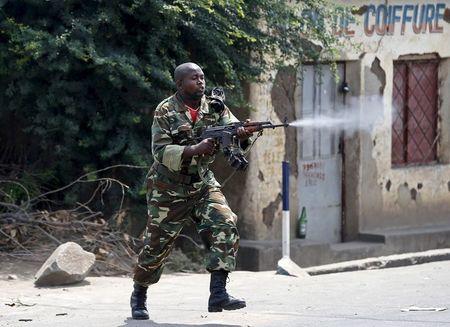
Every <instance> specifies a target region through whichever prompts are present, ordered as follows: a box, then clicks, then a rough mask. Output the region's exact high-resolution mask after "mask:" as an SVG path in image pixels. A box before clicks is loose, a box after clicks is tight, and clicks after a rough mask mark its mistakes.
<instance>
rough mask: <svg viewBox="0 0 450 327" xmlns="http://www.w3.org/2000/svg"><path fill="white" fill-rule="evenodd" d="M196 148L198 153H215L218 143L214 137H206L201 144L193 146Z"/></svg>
mask: <svg viewBox="0 0 450 327" xmlns="http://www.w3.org/2000/svg"><path fill="white" fill-rule="evenodd" d="M193 147H194V148H195V154H196V155H203V154H206V155H213V154H214V152H215V149H216V145H215V143H214V140H213V139H204V140H203V141H201V142H200V143H199V144H196V145H194V146H193Z"/></svg>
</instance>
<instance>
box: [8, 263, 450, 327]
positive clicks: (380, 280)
mask: <svg viewBox="0 0 450 327" xmlns="http://www.w3.org/2000/svg"><path fill="white" fill-rule="evenodd" d="M231 277H232V279H231V282H230V283H229V284H228V285H229V286H228V287H229V289H230V290H231V292H232V293H233V294H234V295H236V296H243V297H245V298H246V300H247V302H248V307H247V308H245V309H243V310H239V311H232V312H226V313H214V314H212V313H208V312H207V310H206V302H207V298H208V283H209V276H208V275H201V274H176V275H165V276H163V278H162V280H161V281H160V283H158V284H157V285H155V286H153V287H152V288H151V290H150V301H149V304H150V314H151V319H152V320H151V321H150V322H149V321H147V322H139V321H133V320H130V319H129V318H128V317H129V316H130V312H129V307H128V298H129V293H130V290H131V286H132V282H131V280H130V279H128V278H120V277H114V278H111V277H91V278H88V279H87V280H86V281H85V282H84V284H83V285H79V286H72V287H65V288H35V287H33V284H32V281H30V280H13V281H6V280H1V281H0V326H73V327H75V326H76V327H78V326H80V327H84V326H96V327H97V326H108V327H111V326H113V327H119V326H120V327H125V326H162V327H169V326H186V327H187V326H203V327H210V326H223V327H234V326H396V327H397V326H408V327H410V326H411V327H412V326H414V327H415V326H450V261H441V262H434V263H427V264H423V265H416V266H409V267H402V268H391V269H382V270H367V271H355V272H346V273H338V274H329V275H319V276H314V277H309V278H307V279H299V278H295V277H287V276H279V275H275V274H274V272H259V273H253V272H236V273H233V274H232V276H231ZM18 301H20V302H21V303H22V304H25V305H33V306H24V305H20V304H19V303H18ZM13 302H16V303H17V304H16V305H15V306H13V307H10V306H7V305H5V303H13ZM410 306H418V307H445V308H448V310H445V311H442V312H402V311H401V309H403V308H408V307H410ZM58 314H66V315H58ZM19 319H32V321H30V322H20V321H19Z"/></svg>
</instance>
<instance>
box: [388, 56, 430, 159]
mask: <svg viewBox="0 0 450 327" xmlns="http://www.w3.org/2000/svg"><path fill="white" fill-rule="evenodd" d="M438 65H439V62H438V61H437V60H430V61H398V62H396V63H395V64H394V83H393V84H394V89H393V107H394V108H393V117H392V164H393V165H394V166H403V165H407V164H426V163H430V162H433V161H436V157H437V154H436V149H437V146H436V141H437V131H436V129H437V102H438V101H437V98H438Z"/></svg>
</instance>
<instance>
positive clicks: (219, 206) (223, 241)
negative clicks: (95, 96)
mask: <svg viewBox="0 0 450 327" xmlns="http://www.w3.org/2000/svg"><path fill="white" fill-rule="evenodd" d="M236 121H238V120H237V119H236V118H235V117H234V116H233V114H232V113H231V112H230V111H229V109H228V108H225V110H224V112H223V113H222V114H219V113H216V112H214V110H213V109H212V108H211V107H210V106H209V104H208V100H207V99H206V97H205V96H203V98H202V99H201V104H200V108H199V112H198V116H197V120H196V122H195V124H194V123H193V122H192V118H191V116H190V113H189V110H186V107H185V105H184V104H183V102H182V101H181V100H180V99H179V96H178V95H177V94H174V95H173V96H171V97H169V98H167V99H166V100H164V101H163V102H161V103H160V104H159V105H158V107H157V108H156V110H155V115H154V120H153V126H152V152H153V156H154V160H155V164H154V165H153V166H152V168H151V169H150V171H149V174H148V176H147V183H148V192H147V204H148V223H147V228H146V230H145V234H144V237H145V241H144V247H143V249H142V250H141V252H140V253H139V258H138V264H137V266H136V269H135V275H134V280H135V281H136V282H137V283H138V284H141V285H143V286H147V285H150V284H154V283H157V282H158V280H159V278H160V276H161V273H162V270H163V267H164V262H165V260H166V259H167V257H168V256H169V254H170V252H171V250H172V247H173V245H174V241H175V239H176V238H177V236H178V235H179V233H180V231H181V229H182V228H183V226H184V225H185V224H186V223H187V222H188V221H189V220H190V219H191V220H192V221H194V223H195V226H196V228H197V231H198V233H199V235H200V237H201V238H202V240H203V242H204V243H205V245H206V247H207V249H208V254H207V257H206V269H207V270H208V271H214V270H220V269H223V270H226V271H232V270H234V268H235V265H236V259H235V257H236V252H237V250H238V242H239V234H238V231H237V228H236V220H237V217H236V215H235V214H234V213H233V212H232V211H231V209H230V208H229V206H228V203H227V201H226V199H225V197H224V195H223V194H222V192H221V190H220V184H219V183H217V181H216V180H215V178H214V175H213V173H212V171H210V170H208V169H207V166H208V164H209V163H211V162H212V161H213V160H214V156H202V157H199V156H194V157H192V158H188V159H183V158H182V153H183V150H184V148H185V146H187V145H192V144H195V143H194V142H193V138H194V137H196V136H198V135H199V134H200V133H201V131H202V130H203V129H204V128H205V127H207V126H211V125H224V124H228V123H231V122H236ZM199 174H200V175H202V176H203V177H202V178H200V177H199Z"/></svg>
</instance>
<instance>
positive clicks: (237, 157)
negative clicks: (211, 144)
mask: <svg viewBox="0 0 450 327" xmlns="http://www.w3.org/2000/svg"><path fill="white" fill-rule="evenodd" d="M288 126H289V124H288V123H287V122H285V123H283V124H273V123H272V122H270V121H261V122H236V123H231V124H228V125H223V126H213V127H207V128H206V129H205V130H204V131H203V132H202V133H201V135H200V137H198V138H197V140H198V141H202V140H204V139H208V138H211V139H214V141H216V143H217V144H218V146H219V149H220V150H221V151H222V152H223V154H224V155H225V157H227V158H228V162H229V164H230V165H231V166H232V167H233V168H236V169H238V170H245V169H246V168H247V166H248V160H247V159H246V158H245V157H244V154H243V152H242V149H241V147H240V144H239V138H238V134H237V131H238V128H240V127H244V128H245V130H246V131H247V132H250V133H255V132H262V131H263V130H264V129H267V128H272V129H275V128H277V127H288Z"/></svg>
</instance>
